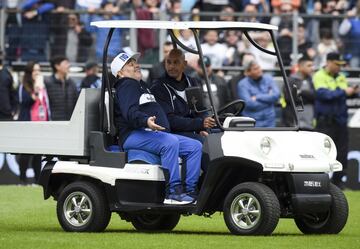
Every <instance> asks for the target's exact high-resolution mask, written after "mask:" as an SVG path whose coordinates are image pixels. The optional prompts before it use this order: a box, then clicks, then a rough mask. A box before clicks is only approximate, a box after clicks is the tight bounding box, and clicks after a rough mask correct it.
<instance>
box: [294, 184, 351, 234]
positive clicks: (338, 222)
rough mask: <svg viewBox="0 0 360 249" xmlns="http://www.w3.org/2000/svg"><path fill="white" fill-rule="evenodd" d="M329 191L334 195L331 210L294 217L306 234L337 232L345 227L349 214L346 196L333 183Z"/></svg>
mask: <svg viewBox="0 0 360 249" xmlns="http://www.w3.org/2000/svg"><path fill="white" fill-rule="evenodd" d="M329 192H330V195H331V197H332V200H331V207H330V209H329V211H327V212H324V213H314V214H304V215H302V216H299V217H297V218H295V219H294V221H295V224H296V226H297V227H298V228H299V230H300V231H301V232H303V233H304V234H337V233H340V232H341V230H342V229H343V228H344V226H345V224H346V221H347V218H348V214H349V206H348V203H347V200H346V197H345V195H344V193H343V192H342V191H341V190H340V189H339V188H338V187H337V186H335V185H334V184H332V183H330V186H329Z"/></svg>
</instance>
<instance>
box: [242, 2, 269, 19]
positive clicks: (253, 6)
mask: <svg viewBox="0 0 360 249" xmlns="http://www.w3.org/2000/svg"><path fill="white" fill-rule="evenodd" d="M269 11H270V8H269V5H268V3H267V0H250V1H247V0H245V1H244V10H243V12H244V13H245V14H247V15H248V16H246V17H243V18H242V19H241V20H242V21H244V22H261V23H268V22H269V18H268V17H263V16H257V15H258V14H259V13H260V14H265V13H269Z"/></svg>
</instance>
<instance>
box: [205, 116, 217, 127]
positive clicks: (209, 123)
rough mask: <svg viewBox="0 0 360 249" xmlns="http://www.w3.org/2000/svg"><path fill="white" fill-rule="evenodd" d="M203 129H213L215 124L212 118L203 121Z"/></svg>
mask: <svg viewBox="0 0 360 249" xmlns="http://www.w3.org/2000/svg"><path fill="white" fill-rule="evenodd" d="M203 124H204V128H206V129H210V128H213V127H214V126H215V125H216V123H215V119H213V118H211V117H206V118H205V119H204V123H203Z"/></svg>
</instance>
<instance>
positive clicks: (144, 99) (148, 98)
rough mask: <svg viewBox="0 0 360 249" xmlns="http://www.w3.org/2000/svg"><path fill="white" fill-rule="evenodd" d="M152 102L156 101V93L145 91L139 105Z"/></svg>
mask: <svg viewBox="0 0 360 249" xmlns="http://www.w3.org/2000/svg"><path fill="white" fill-rule="evenodd" d="M150 102H156V100H155V97H154V95H152V94H150V93H143V94H142V95H141V96H140V99H139V105H143V104H146V103H150Z"/></svg>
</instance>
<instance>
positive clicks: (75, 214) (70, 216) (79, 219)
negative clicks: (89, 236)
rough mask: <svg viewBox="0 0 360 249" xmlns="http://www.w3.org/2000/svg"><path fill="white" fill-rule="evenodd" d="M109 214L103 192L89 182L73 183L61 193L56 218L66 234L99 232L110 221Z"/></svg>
mask: <svg viewBox="0 0 360 249" xmlns="http://www.w3.org/2000/svg"><path fill="white" fill-rule="evenodd" d="M110 216H111V212H110V210H109V207H108V203H107V200H106V198H105V195H104V193H103V191H102V190H101V189H100V188H99V187H98V186H96V185H95V184H93V183H90V182H73V183H71V184H69V185H68V186H66V187H65V188H64V189H63V191H62V192H61V194H60V196H59V199H58V202H57V217H58V220H59V223H60V225H61V227H62V228H63V229H64V230H65V231H68V232H100V231H103V230H104V229H105V228H106V227H107V225H108V224H109V221H110Z"/></svg>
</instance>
